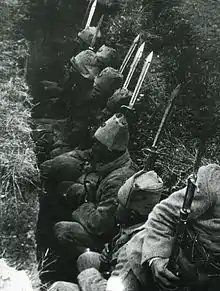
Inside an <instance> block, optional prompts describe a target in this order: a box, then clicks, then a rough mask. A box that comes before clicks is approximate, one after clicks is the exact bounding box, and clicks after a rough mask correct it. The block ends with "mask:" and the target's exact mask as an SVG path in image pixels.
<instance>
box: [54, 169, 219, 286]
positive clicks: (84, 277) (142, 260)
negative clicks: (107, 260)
mask: <svg viewBox="0 0 220 291" xmlns="http://www.w3.org/2000/svg"><path fill="white" fill-rule="evenodd" d="M219 179H220V167H219V165H216V164H209V165H207V166H202V167H200V169H199V171H198V176H197V188H196V190H195V197H194V200H193V202H192V209H191V210H192V212H191V213H190V216H189V222H190V224H189V226H188V230H187V235H186V236H185V239H184V243H183V244H182V245H180V246H179V247H180V252H179V256H178V260H177V263H178V273H175V274H174V273H173V272H172V271H170V270H169V269H168V267H167V265H168V261H169V257H170V254H171V249H172V246H173V239H174V233H175V227H176V224H177V221H178V218H179V211H180V209H181V207H182V204H183V200H184V196H185V190H186V189H185V188H184V189H181V190H179V191H176V192H174V193H173V194H171V195H170V196H169V197H168V198H167V199H165V200H162V201H161V202H160V203H159V204H157V205H156V206H155V207H154V209H153V211H152V212H151V213H150V215H149V217H148V220H147V221H146V223H145V226H144V229H143V230H140V231H139V232H138V233H137V234H135V235H134V237H133V238H132V239H131V240H130V241H129V242H128V243H127V244H125V245H124V246H123V247H122V248H121V249H120V252H119V255H118V258H117V264H116V267H115V269H114V271H113V272H112V273H111V277H110V278H109V279H108V281H107V280H105V279H104V278H103V277H102V276H101V274H100V273H99V272H98V270H97V269H98V268H99V266H98V267H97V265H96V267H95V265H93V267H92V268H89V269H86V268H85V269H84V270H83V271H82V272H81V273H80V274H79V276H78V283H79V286H80V289H79V287H78V286H77V285H75V284H70V283H68V284H67V286H68V289H65V290H68V291H73V290H74V291H77V290H82V291H90V290H92V291H93V290H99V291H102V290H103V291H104V290H107V291H113V290H125V291H128V290H135V291H137V290H152V291H154V290H155V291H156V290H182V291H183V290H184V291H218V290H219V283H220V280H219V277H220V266H219V254H220V249H219V237H220V236H219V233H220V230H219V193H220V189H219ZM58 284H61V285H60V287H62V286H63V285H62V284H64V283H62V282H61V283H58ZM58 287H59V285H58ZM52 290H53V289H52ZM54 290H57V289H56V285H55V289H54ZM59 290H64V289H63V287H62V288H60V289H59Z"/></svg>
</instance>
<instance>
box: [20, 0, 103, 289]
mask: <svg viewBox="0 0 220 291" xmlns="http://www.w3.org/2000/svg"><path fill="white" fill-rule="evenodd" d="M33 2H34V3H33V6H32V5H31V7H30V11H28V14H29V17H30V19H29V20H28V22H27V23H26V25H25V26H24V31H25V35H26V38H27V39H28V40H29V41H30V56H29V60H28V71H27V72H28V73H27V81H28V85H29V87H30V89H31V94H32V96H33V99H34V104H35V105H34V108H33V111H32V119H33V139H34V141H35V144H36V154H37V158H38V164H39V167H40V165H41V164H42V162H44V161H46V160H48V159H51V158H53V157H54V156H58V155H59V154H62V153H64V152H68V151H70V150H73V149H74V148H75V147H76V146H79V148H80V149H82V150H84V149H87V148H90V147H91V142H92V133H91V132H88V131H85V132H82V131H80V133H78V132H77V134H75V132H73V128H74V126H75V124H73V123H72V122H71V117H72V112H71V108H72V106H74V105H75V104H74V105H72V100H71V98H74V96H73V95H75V94H76V95H77V96H78V95H80V96H83V94H84V92H85V90H84V89H83V88H80V86H79V88H80V89H79V90H78V89H77V88H76V89H75V90H74V94H73V93H72V92H73V91H72V90H73V88H72V84H70V86H68V85H67V86H66V87H65V90H64V91H63V92H59V91H57V90H53V89H52V90H47V88H46V86H45V85H44V84H43V83H42V82H43V81H45V80H46V81H50V82H58V83H60V84H61V85H62V83H63V80H64V79H65V75H66V73H67V71H68V69H69V67H68V66H69V61H70V58H71V57H72V56H75V55H77V53H79V52H80V51H81V50H83V49H84V47H83V46H81V45H80V43H79V42H78V41H77V34H78V32H79V31H80V29H81V27H82V20H83V17H84V15H85V12H86V9H87V2H86V1H80V3H79V2H77V1H70V0H69V1H33ZM98 13H99V11H98ZM99 14H100V13H99ZM94 21H97V19H94ZM89 85H90V84H89ZM69 106H70V107H69ZM86 118H87V116H86V114H84V115H81V112H79V119H80V121H81V120H83V119H86ZM44 190H45V189H44ZM44 190H42V194H40V195H39V201H40V211H39V217H38V223H37V232H36V241H37V249H36V254H37V257H38V262H39V268H38V269H39V272H40V278H41V280H42V283H43V284H44V283H45V284H47V283H52V282H54V281H58V280H66V281H75V277H76V273H77V272H76V269H75V259H74V260H73V261H72V260H71V259H69V258H67V256H66V254H62V255H63V258H64V259H57V257H56V255H55V254H54V253H53V252H52V251H50V250H49V251H48V248H47V245H50V244H51V245H53V241H52V239H51V241H50V238H49V237H53V233H52V225H51V224H50V222H51V220H52V221H56V222H57V221H59V218H58V217H62V219H63V218H64V217H65V214H64V213H65V209H61V210H60V209H59V210H57V209H54V208H53V207H54V204H53V205H51V204H50V201H49V199H47V197H46V198H45V195H44V194H45V193H43V191H44ZM53 191H55V189H54V188H53V186H52V185H50V186H49V190H48V188H47V189H46V192H53ZM56 202H58V203H59V201H56ZM51 208H53V210H51ZM56 211H61V212H62V214H60V215H56V218H54V217H52V218H51V216H53V213H54V212H56ZM49 212H51V213H49ZM65 218H66V220H68V218H69V216H66V217H65ZM45 236H46V239H45ZM56 260H57V261H56ZM54 261H56V262H55V263H54ZM70 268H71V270H70Z"/></svg>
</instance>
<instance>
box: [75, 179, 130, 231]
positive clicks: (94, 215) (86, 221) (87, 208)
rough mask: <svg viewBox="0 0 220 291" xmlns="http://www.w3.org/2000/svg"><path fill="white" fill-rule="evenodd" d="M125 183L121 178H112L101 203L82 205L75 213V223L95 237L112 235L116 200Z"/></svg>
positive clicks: (106, 186)
mask: <svg viewBox="0 0 220 291" xmlns="http://www.w3.org/2000/svg"><path fill="white" fill-rule="evenodd" d="M123 182H124V179H123V180H122V177H120V176H117V175H114V177H111V179H109V180H108V181H107V182H106V183H105V186H104V187H103V189H102V195H101V199H100V202H99V203H98V204H97V205H95V204H94V203H91V202H87V203H84V204H83V205H81V206H80V207H79V208H77V209H76V210H75V211H74V212H73V214H72V219H73V221H76V222H78V223H80V224H81V225H82V226H83V227H84V228H85V229H86V231H87V232H89V233H91V234H94V235H103V234H106V233H111V231H112V230H113V229H114V227H115V212H116V205H115V204H114V200H115V198H116V196H117V193H118V190H119V188H120V186H121V185H122V183H123Z"/></svg>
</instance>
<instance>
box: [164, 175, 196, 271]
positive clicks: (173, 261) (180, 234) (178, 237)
mask: <svg viewBox="0 0 220 291" xmlns="http://www.w3.org/2000/svg"><path fill="white" fill-rule="evenodd" d="M195 189H196V178H195V175H193V176H192V177H189V178H188V183H187V188H186V194H185V198H184V202H183V206H182V208H181V210H180V219H179V222H178V224H177V227H176V233H175V237H174V242H173V247H172V252H171V255H170V259H169V262H168V265H167V268H168V269H169V270H170V271H171V272H172V273H174V274H176V275H178V255H179V246H180V244H181V241H182V240H183V238H184V235H185V231H186V228H187V222H188V217H189V214H190V213H191V205H192V201H193V198H194V193H195Z"/></svg>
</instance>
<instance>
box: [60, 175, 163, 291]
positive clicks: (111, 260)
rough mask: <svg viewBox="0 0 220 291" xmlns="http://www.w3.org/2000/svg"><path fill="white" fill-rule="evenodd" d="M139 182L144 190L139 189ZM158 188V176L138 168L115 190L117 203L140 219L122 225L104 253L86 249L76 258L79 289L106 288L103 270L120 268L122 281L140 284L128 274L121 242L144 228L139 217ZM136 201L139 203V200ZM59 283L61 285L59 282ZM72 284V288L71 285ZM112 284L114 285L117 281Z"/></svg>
mask: <svg viewBox="0 0 220 291" xmlns="http://www.w3.org/2000/svg"><path fill="white" fill-rule="evenodd" d="M142 175H144V183H143V180H142V183H140V177H142V178H143V176H142ZM143 186H144V189H145V191H140V189H141V188H142V187H143ZM162 188H163V183H162V180H161V179H160V178H158V177H157V175H156V173H155V172H153V171H150V172H147V173H143V171H140V172H138V173H136V174H135V175H133V176H132V177H130V178H129V179H128V180H127V181H126V183H125V184H124V185H123V186H122V187H121V188H120V190H119V192H118V201H119V204H121V205H123V207H125V208H126V209H128V210H131V211H135V213H138V214H139V215H141V217H142V219H141V221H142V223H139V224H136V225H131V226H126V227H122V228H121V229H120V231H119V233H118V234H117V235H116V236H115V237H114V238H113V240H112V241H111V243H110V244H109V245H108V249H109V250H110V252H108V253H107V254H106V251H105V250H104V251H103V254H102V255H100V254H99V253H95V252H91V251H86V252H85V253H83V254H82V255H81V256H80V257H79V258H78V261H77V267H78V270H79V272H80V274H79V276H78V283H79V286H80V289H81V290H83V291H90V290H91V291H94V290H100V291H104V290H106V287H107V283H108V281H107V279H106V272H108V273H109V274H111V276H116V274H117V275H118V274H121V272H126V275H125V278H129V280H127V281H126V282H129V284H130V286H131V287H132V286H133V287H137V286H139V285H140V283H139V282H138V280H137V279H136V278H135V276H133V277H131V276H132V274H133V272H132V270H131V269H130V265H129V263H128V260H127V257H126V250H125V244H126V243H127V242H128V241H129V240H130V239H131V237H132V236H133V235H134V234H135V233H138V232H140V231H141V230H142V229H143V228H144V225H143V221H144V220H145V219H146V217H147V216H148V214H149V212H150V210H151V209H152V208H153V206H154V205H155V204H156V203H157V202H158V201H159V199H160V196H161V191H162ZM137 189H138V190H137ZM142 190H143V188H142ZM156 197H157V199H156ZM140 201H141V204H140V203H139V202H140ZM146 205H147V207H146ZM118 211H119V212H120V211H121V210H120V209H119V210H118ZM119 222H120V220H119ZM103 256H104V261H103ZM128 273H129V274H128ZM127 275H128V276H127ZM130 280H131V281H130ZM60 286H62V283H61V282H60ZM72 287H73V288H74V285H73V286H72ZM115 288H117V285H116V286H115ZM55 290H56V289H55Z"/></svg>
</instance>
